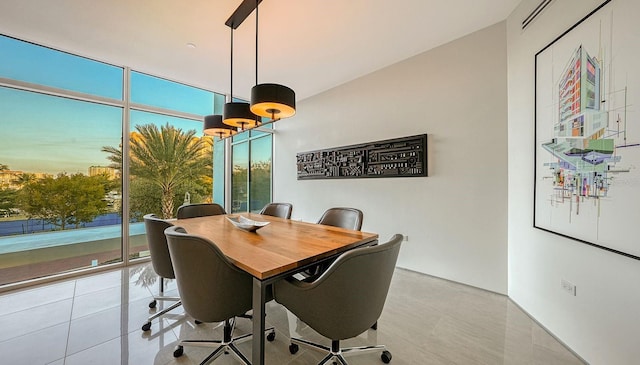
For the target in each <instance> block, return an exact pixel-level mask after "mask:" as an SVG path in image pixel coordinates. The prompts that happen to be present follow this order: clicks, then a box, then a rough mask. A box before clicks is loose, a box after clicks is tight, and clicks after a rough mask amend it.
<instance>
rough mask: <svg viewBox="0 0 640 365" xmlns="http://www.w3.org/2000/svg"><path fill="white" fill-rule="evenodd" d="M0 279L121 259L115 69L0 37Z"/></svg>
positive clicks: (119, 85) (118, 72)
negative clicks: (113, 164) (114, 160)
mask: <svg viewBox="0 0 640 365" xmlns="http://www.w3.org/2000/svg"><path fill="white" fill-rule="evenodd" d="M0 53H1V54H2V61H1V62H0V78H1V79H2V80H9V81H10V82H3V83H2V85H3V86H0V128H1V130H2V133H0V285H4V284H8V283H12V282H16V281H21V280H25V279H33V278H38V277H43V276H47V275H51V274H57V273H62V272H66V271H70V270H76V269H79V268H86V267H91V266H97V265H102V264H105V263H112V262H120V261H122V249H121V247H122V239H121V237H122V233H121V224H120V222H121V219H120V214H119V202H120V196H119V191H120V190H121V189H120V177H119V175H118V173H117V171H115V170H114V169H112V168H110V167H109V166H108V165H109V161H108V159H107V154H105V153H104V152H103V151H102V147H103V146H107V145H116V146H117V145H118V144H119V143H120V141H121V135H122V132H121V131H122V120H123V100H122V95H123V92H122V91H123V73H124V69H123V68H122V67H116V66H112V65H108V64H105V63H101V62H96V61H93V60H90V59H86V58H82V57H77V56H74V55H70V54H68V53H64V52H59V51H56V50H52V49H49V48H45V47H41V46H37V45H34V44H31V43H26V42H22V41H19V40H16V39H13V38H9V37H4V36H0Z"/></svg>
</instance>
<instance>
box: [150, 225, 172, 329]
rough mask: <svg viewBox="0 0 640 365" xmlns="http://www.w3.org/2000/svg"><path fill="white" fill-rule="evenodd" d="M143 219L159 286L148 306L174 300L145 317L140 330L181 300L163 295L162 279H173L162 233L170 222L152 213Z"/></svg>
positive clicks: (151, 306)
mask: <svg viewBox="0 0 640 365" xmlns="http://www.w3.org/2000/svg"><path fill="white" fill-rule="evenodd" d="M143 219H144V229H145V231H146V234H147V244H148V245H149V253H150V255H151V264H152V266H153V271H155V272H156V274H157V275H158V278H159V286H160V288H159V290H158V292H159V295H157V296H154V297H153V301H151V303H149V308H155V307H156V305H157V303H158V301H173V302H176V303H174V304H172V305H171V306H169V307H168V308H166V309H164V310H162V311H160V312H157V313H155V314H153V315H152V316H150V317H149V318H148V319H147V322H146V323H145V324H143V325H142V330H143V331H148V330H150V329H151V321H153V320H154V319H156V318H158V317H160V316H162V315H164V314H166V313H167V312H169V311H171V310H173V309H175V308H177V307H179V306H180V305H181V302H180V297H168V296H165V295H164V280H165V279H175V274H174V272H173V265H172V264H171V257H170V256H169V247H167V238H166V236H165V235H164V230H165V229H167V228H169V227H171V226H172V224H171V223H169V222H167V221H165V220H162V219H160V218H158V217H156V216H155V215H154V214H147V215H145V216H144V217H143Z"/></svg>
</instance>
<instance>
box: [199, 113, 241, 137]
mask: <svg viewBox="0 0 640 365" xmlns="http://www.w3.org/2000/svg"><path fill="white" fill-rule="evenodd" d="M236 133H238V130H237V129H236V128H234V127H232V126H230V125H226V124H224V123H222V115H220V114H216V115H207V116H206V117H204V134H206V135H208V136H215V137H218V138H220V139H223V138H227V137H231V136H233V135H234V134H236Z"/></svg>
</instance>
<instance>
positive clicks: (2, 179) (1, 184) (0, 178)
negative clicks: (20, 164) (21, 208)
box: [0, 170, 23, 189]
mask: <svg viewBox="0 0 640 365" xmlns="http://www.w3.org/2000/svg"><path fill="white" fill-rule="evenodd" d="M22 174H23V172H22V171H17V170H2V171H0V188H10V189H18V188H19V187H20V185H19V184H18V178H20V176H22Z"/></svg>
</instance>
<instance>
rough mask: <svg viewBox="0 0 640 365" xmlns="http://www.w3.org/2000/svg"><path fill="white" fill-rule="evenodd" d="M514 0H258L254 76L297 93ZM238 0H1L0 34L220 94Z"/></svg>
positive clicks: (237, 42) (450, 36)
mask: <svg viewBox="0 0 640 365" xmlns="http://www.w3.org/2000/svg"><path fill="white" fill-rule="evenodd" d="M519 2H520V0H263V2H262V4H261V5H260V8H259V14H260V18H259V24H260V25H259V36H260V44H259V46H260V48H259V61H258V67H259V70H258V71H259V75H258V77H259V79H258V81H259V82H260V83H262V82H277V83H280V84H284V85H287V86H289V87H291V88H293V89H294V90H295V91H296V94H297V99H298V100H301V99H304V98H307V97H309V96H312V95H314V94H317V93H319V92H322V91H324V90H327V89H330V88H332V87H334V86H337V85H339V84H342V83H345V82H347V81H350V80H353V79H355V78H357V77H360V76H362V75H365V74H367V73H370V72H373V71H375V70H378V69H380V68H383V67H385V66H388V65H390V64H393V63H396V62H398V61H401V60H403V59H406V58H408V57H411V56H413V55H416V54H419V53H422V52H424V51H426V50H429V49H431V48H434V47H437V46H439V45H441V44H444V43H447V42H449V41H452V40H454V39H456V38H459V37H461V36H464V35H466V34H469V33H472V32H474V31H476V30H479V29H482V28H484V27H486V26H489V25H491V24H494V23H497V22H499V21H502V20H504V19H506V17H507V16H508V15H509V13H510V12H511V11H512V10H513V9H514V8H515V7H516V5H517V4H518V3H519ZM240 3H241V0H109V1H107V0H1V1H0V33H2V34H5V35H9V36H14V37H17V38H21V39H25V40H28V41H32V42H35V43H39V44H43V45H46V46H50V47H54V48H57V49H61V50H65V51H69V52H72V53H75V54H79V55H82V56H87V57H91V58H94V59H97V60H100V61H106V62H110V63H113V64H116V65H121V66H122V65H124V66H129V67H131V68H133V69H136V70H138V71H142V72H146V73H150V74H153V75H161V76H164V77H167V78H170V79H173V80H177V81H182V82H185V83H188V84H191V85H195V86H199V87H203V88H206V89H210V90H214V91H217V92H221V93H228V92H229V88H230V30H229V28H228V27H227V26H225V25H224V23H225V21H226V20H227V18H229V16H230V15H231V14H232V13H233V11H234V10H235V9H236V8H237V6H238V5H239V4H240ZM254 14H255V13H254ZM254 14H252V15H250V16H249V18H247V20H245V22H244V23H243V24H242V25H241V26H240V27H239V28H238V29H237V30H236V31H235V32H234V94H235V95H237V96H239V97H244V98H247V97H249V96H250V89H251V86H253V84H254V81H255V15H254ZM187 43H193V44H195V45H196V46H197V47H196V48H195V49H194V48H189V47H187Z"/></svg>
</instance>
